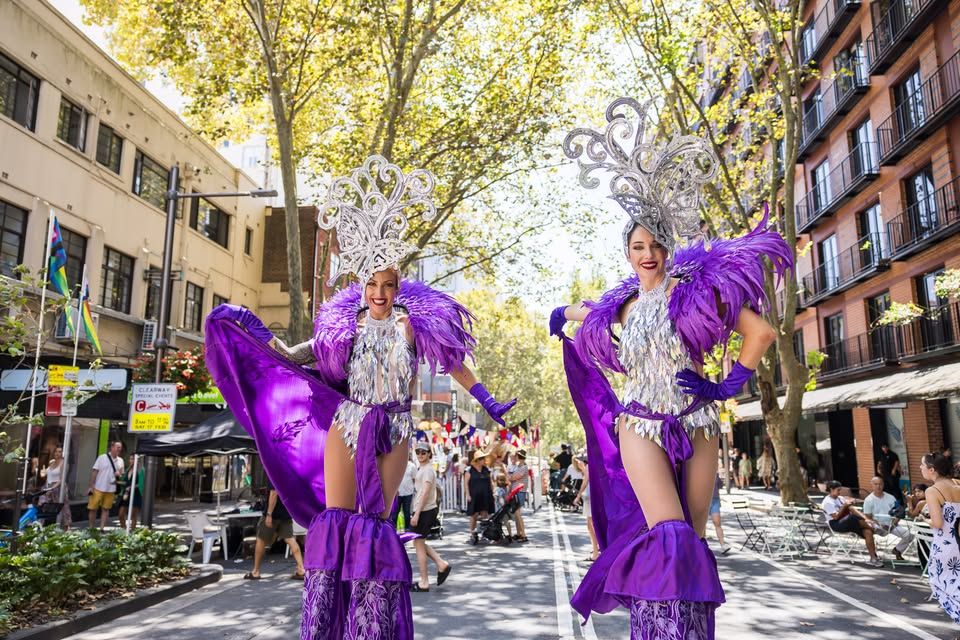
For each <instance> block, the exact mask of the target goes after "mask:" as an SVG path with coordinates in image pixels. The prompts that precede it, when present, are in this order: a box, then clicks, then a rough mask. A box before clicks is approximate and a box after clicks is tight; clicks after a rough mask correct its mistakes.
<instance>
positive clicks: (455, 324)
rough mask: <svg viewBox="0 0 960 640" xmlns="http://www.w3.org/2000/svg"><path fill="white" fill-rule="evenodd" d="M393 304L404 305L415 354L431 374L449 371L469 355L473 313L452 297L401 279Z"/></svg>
mask: <svg viewBox="0 0 960 640" xmlns="http://www.w3.org/2000/svg"><path fill="white" fill-rule="evenodd" d="M396 304H399V305H401V306H403V307H406V309H407V313H408V314H409V317H410V327H411V328H412V329H413V338H414V341H415V342H416V347H417V356H418V357H419V358H420V359H421V360H423V361H424V362H426V363H427V366H428V367H430V371H431V372H432V373H434V374H436V373H437V370H439V371H440V372H441V373H449V372H450V371H453V370H454V369H459V368H460V366H461V365H462V364H463V362H464V361H465V360H466V359H467V358H468V357H469V358H473V347H474V345H476V340H474V338H473V335H472V334H471V333H470V330H471V329H472V328H473V321H474V316H473V314H472V313H470V311H469V310H468V309H467V308H466V307H464V306H463V305H462V304H460V303H459V302H457V301H456V300H455V299H454V298H453V297H452V296H449V295H447V294H446V293H443V292H442V291H437V290H436V289H434V288H433V287H430V286H429V285H426V284H424V283H422V282H415V281H413V280H404V281H402V282H401V283H400V291H398V292H397V299H396Z"/></svg>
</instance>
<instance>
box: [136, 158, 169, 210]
mask: <svg viewBox="0 0 960 640" xmlns="http://www.w3.org/2000/svg"><path fill="white" fill-rule="evenodd" d="M133 192H134V193H135V194H137V195H138V196H140V197H141V198H143V199H144V200H146V201H147V202H149V203H150V204H152V205H153V206H155V207H157V208H158V209H163V208H164V204H166V199H167V170H166V169H164V168H163V165H161V164H160V163H159V162H156V161H155V160H152V159H151V158H150V157H149V156H147V155H146V154H144V153H143V151H140V150H139V149H137V155H136V156H135V157H134V161H133Z"/></svg>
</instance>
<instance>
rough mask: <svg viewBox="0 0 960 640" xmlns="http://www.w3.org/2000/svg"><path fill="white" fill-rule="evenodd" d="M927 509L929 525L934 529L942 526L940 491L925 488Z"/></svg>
mask: <svg viewBox="0 0 960 640" xmlns="http://www.w3.org/2000/svg"><path fill="white" fill-rule="evenodd" d="M925 495H926V496H927V511H928V512H929V513H930V526H931V527H933V528H934V529H940V528H941V527H943V504H942V503H941V502H940V492H939V491H937V490H936V489H934V488H933V487H930V488H929V489H927V490H926V492H925Z"/></svg>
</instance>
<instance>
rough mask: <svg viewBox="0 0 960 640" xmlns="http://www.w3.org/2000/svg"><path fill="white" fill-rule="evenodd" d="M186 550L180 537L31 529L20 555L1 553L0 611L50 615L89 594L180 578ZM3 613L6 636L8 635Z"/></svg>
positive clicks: (149, 532) (0, 624) (151, 532)
mask: <svg viewBox="0 0 960 640" xmlns="http://www.w3.org/2000/svg"><path fill="white" fill-rule="evenodd" d="M182 550H183V545H182V544H181V542H180V539H179V537H178V536H177V535H176V534H172V533H166V532H163V531H156V530H152V529H146V528H140V529H135V530H134V531H133V532H132V533H130V534H129V535H128V534H126V533H124V532H123V531H119V530H115V531H110V532H108V533H103V534H102V533H100V532H99V531H97V530H90V531H84V532H80V531H62V530H60V529H58V528H57V527H44V528H40V527H30V528H28V529H27V530H26V531H24V532H23V534H22V535H21V537H20V538H19V540H18V543H17V550H16V552H14V551H12V550H11V548H10V546H9V545H7V546H5V547H2V548H0V584H2V585H3V590H2V592H0V612H5V613H6V616H7V617H6V621H7V623H9V622H10V616H16V615H17V614H18V613H20V612H22V611H24V610H27V609H29V608H30V607H31V606H32V605H34V604H35V603H43V607H44V608H45V610H48V611H49V610H57V609H60V608H63V607H67V606H69V604H70V603H71V601H77V600H81V599H82V596H83V595H84V594H86V595H97V594H98V593H102V592H104V591H109V590H112V589H116V588H132V587H136V586H138V585H140V584H142V583H144V581H146V580H152V579H156V578H162V577H166V576H175V575H180V574H182V573H183V572H184V570H185V566H186V564H185V562H186V561H185V560H184V559H183V556H182ZM3 625H4V616H3V615H2V614H0V631H2V630H4V627H3Z"/></svg>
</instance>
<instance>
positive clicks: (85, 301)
mask: <svg viewBox="0 0 960 640" xmlns="http://www.w3.org/2000/svg"><path fill="white" fill-rule="evenodd" d="M80 305H81V308H80V321H81V322H83V330H84V331H85V332H86V334H87V339H88V340H89V341H90V344H92V345H93V347H94V348H95V349H96V350H97V353H99V354H100V355H101V356H102V355H103V349H101V348H100V338H98V337H97V328H96V327H94V326H93V316H92V315H90V286H89V285H88V284H87V283H86V282H84V283H83V292H82V293H81V294H80Z"/></svg>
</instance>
